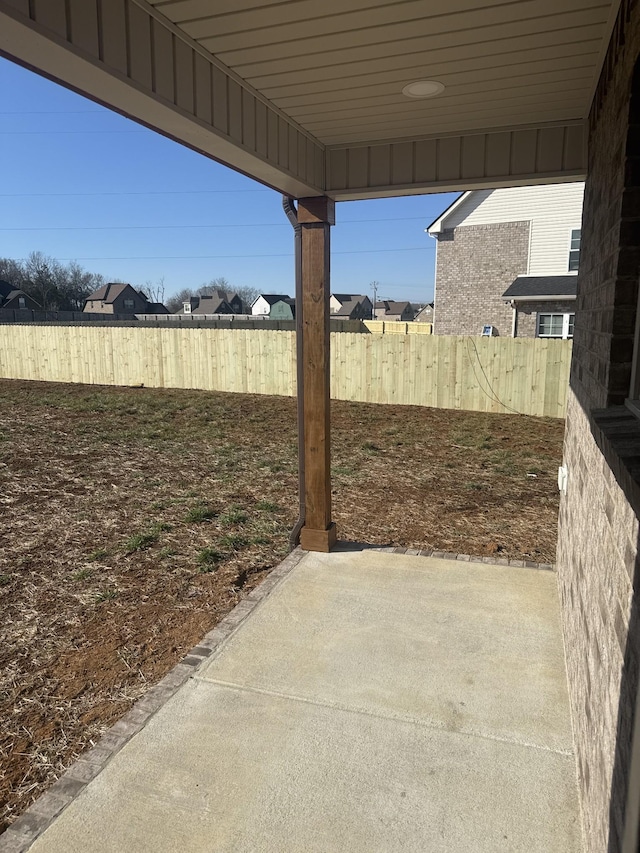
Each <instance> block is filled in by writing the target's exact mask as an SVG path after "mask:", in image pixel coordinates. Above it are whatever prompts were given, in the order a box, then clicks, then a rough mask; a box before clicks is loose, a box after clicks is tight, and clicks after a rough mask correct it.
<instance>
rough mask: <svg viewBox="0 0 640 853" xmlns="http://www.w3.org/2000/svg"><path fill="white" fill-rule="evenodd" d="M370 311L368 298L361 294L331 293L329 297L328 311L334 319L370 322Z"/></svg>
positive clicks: (370, 306) (371, 307)
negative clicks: (341, 318)
mask: <svg viewBox="0 0 640 853" xmlns="http://www.w3.org/2000/svg"><path fill="white" fill-rule="evenodd" d="M372 309H373V305H372V304H371V300H370V299H369V297H368V296H364V295H363V294H361V293H332V294H331V296H330V297H329V311H330V312H331V314H334V315H335V316H336V317H343V318H346V319H348V320H371V319H372Z"/></svg>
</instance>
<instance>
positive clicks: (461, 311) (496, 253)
mask: <svg viewBox="0 0 640 853" xmlns="http://www.w3.org/2000/svg"><path fill="white" fill-rule="evenodd" d="M529 231H530V226H529V222H503V223H500V224H494V225H460V226H459V227H458V228H454V229H452V230H449V231H443V232H442V234H439V235H438V238H437V239H438V250H437V254H436V291H435V308H434V326H433V332H434V334H436V335H480V334H481V333H482V327H483V326H484V325H486V324H491V325H493V326H495V327H496V329H497V331H498V334H499V335H502V336H506V337H510V336H511V325H512V320H513V312H512V310H511V307H510V306H509V305H508V304H505V302H504V300H503V298H502V294H503V293H504V292H505V290H506V289H507V287H509V285H510V284H511V282H512V281H513V280H514V278H515V277H516V276H517V275H522V274H523V273H526V272H527V265H528V257H529Z"/></svg>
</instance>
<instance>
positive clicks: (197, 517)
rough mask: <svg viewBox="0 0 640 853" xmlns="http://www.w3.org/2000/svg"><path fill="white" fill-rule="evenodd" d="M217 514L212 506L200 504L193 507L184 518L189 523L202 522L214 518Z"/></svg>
mask: <svg viewBox="0 0 640 853" xmlns="http://www.w3.org/2000/svg"><path fill="white" fill-rule="evenodd" d="M216 514H217V513H216V511H215V510H214V509H212V508H211V507H210V506H206V505H203V504H198V506H192V507H191V509H190V510H189V512H188V513H187V514H186V516H185V519H184V520H185V521H186V522H187V524H200V523H201V522H203V521H211V519H212V518H215V517H216Z"/></svg>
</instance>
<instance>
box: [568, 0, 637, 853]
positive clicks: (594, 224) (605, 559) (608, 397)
mask: <svg viewBox="0 0 640 853" xmlns="http://www.w3.org/2000/svg"><path fill="white" fill-rule="evenodd" d="M639 53H640V14H639V9H638V5H637V4H636V2H635V0H623V2H622V6H621V9H620V13H619V16H618V20H617V23H616V26H615V28H614V33H613V36H612V41H611V45H610V48H609V54H608V57H607V59H606V61H605V65H604V70H603V73H602V77H601V80H600V83H599V86H598V90H597V92H596V96H595V98H594V103H593V106H592V111H591V116H590V129H589V171H588V178H587V182H586V188H585V200H584V208H583V225H582V247H581V254H580V271H579V275H578V298H577V300H576V327H575V337H574V344H573V362H572V372H571V389H570V392H569V400H568V412H567V430H566V436H565V445H564V458H565V461H566V464H567V467H568V475H569V476H568V487H567V493H566V495H563V496H562V497H561V502H560V519H559V534H558V556H557V565H558V582H559V586H560V594H561V601H562V618H563V630H564V635H565V645H566V653H567V670H568V682H569V693H570V701H571V709H572V719H573V726H574V735H575V743H576V756H577V764H578V780H579V787H580V794H581V800H582V810H583V819H584V828H585V843H586V850H587V852H588V853H605V851H606V853H620V851H621V849H622V848H621V844H622V834H623V826H624V811H625V805H626V798H627V787H628V774H629V767H630V748H631V732H632V727H633V715H634V710H635V697H636V689H637V683H638V657H639V655H638V651H639V645H640V639H639V631H638V620H637V597H636V596H635V594H634V591H633V590H634V585H637V584H638V580H639V578H640V573H639V571H638V536H639V532H638V511H639V509H640V499H639V498H638V488H637V482H636V479H637V477H638V470H637V468H638V466H637V460H638V458H639V457H640V424H639V423H638V422H637V421H635V420H634V419H633V417H632V416H630V415H629V413H628V412H627V411H626V410H625V409H624V407H623V406H621V405H619V404H621V403H623V401H624V398H625V396H626V395H627V394H628V391H629V381H630V369H631V359H632V351H633V330H634V326H635V315H636V304H637V298H638V292H637V289H638V285H637V282H638V274H639V271H640V270H639V267H640V264H639V259H640V248H639V242H640V241H639V237H640V234H639V227H638V222H639V219H640V168H639V166H640V158H639V157H635V156H633V155H634V154H635V153H636V150H635V149H637V147H638V142H639V141H640V127H636V126H635V123H636V120H634V121H633V122H632V125H631V126H630V125H629V115H630V114H631V115H634V113H635V114H637V113H638V112H639V108H638V103H637V101H638V94H637V93H638V92H639V91H640V85H638V81H636V82H635V83H633V75H634V65H635V63H636V60H637V58H638V55H639ZM632 84H633V88H634V89H635V92H634V95H633V99H630V94H631V91H632ZM634 467H635V473H634ZM634 477H635V478H636V479H634ZM633 819H634V820H636V819H637V816H635V815H634V816H633Z"/></svg>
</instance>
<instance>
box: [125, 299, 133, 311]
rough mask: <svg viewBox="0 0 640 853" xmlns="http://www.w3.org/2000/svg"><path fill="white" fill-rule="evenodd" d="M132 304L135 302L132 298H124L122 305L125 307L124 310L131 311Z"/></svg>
mask: <svg viewBox="0 0 640 853" xmlns="http://www.w3.org/2000/svg"><path fill="white" fill-rule="evenodd" d="M134 304H135V303H134V301H133V299H125V300H124V307H125V310H126V311H133V306H134Z"/></svg>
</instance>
